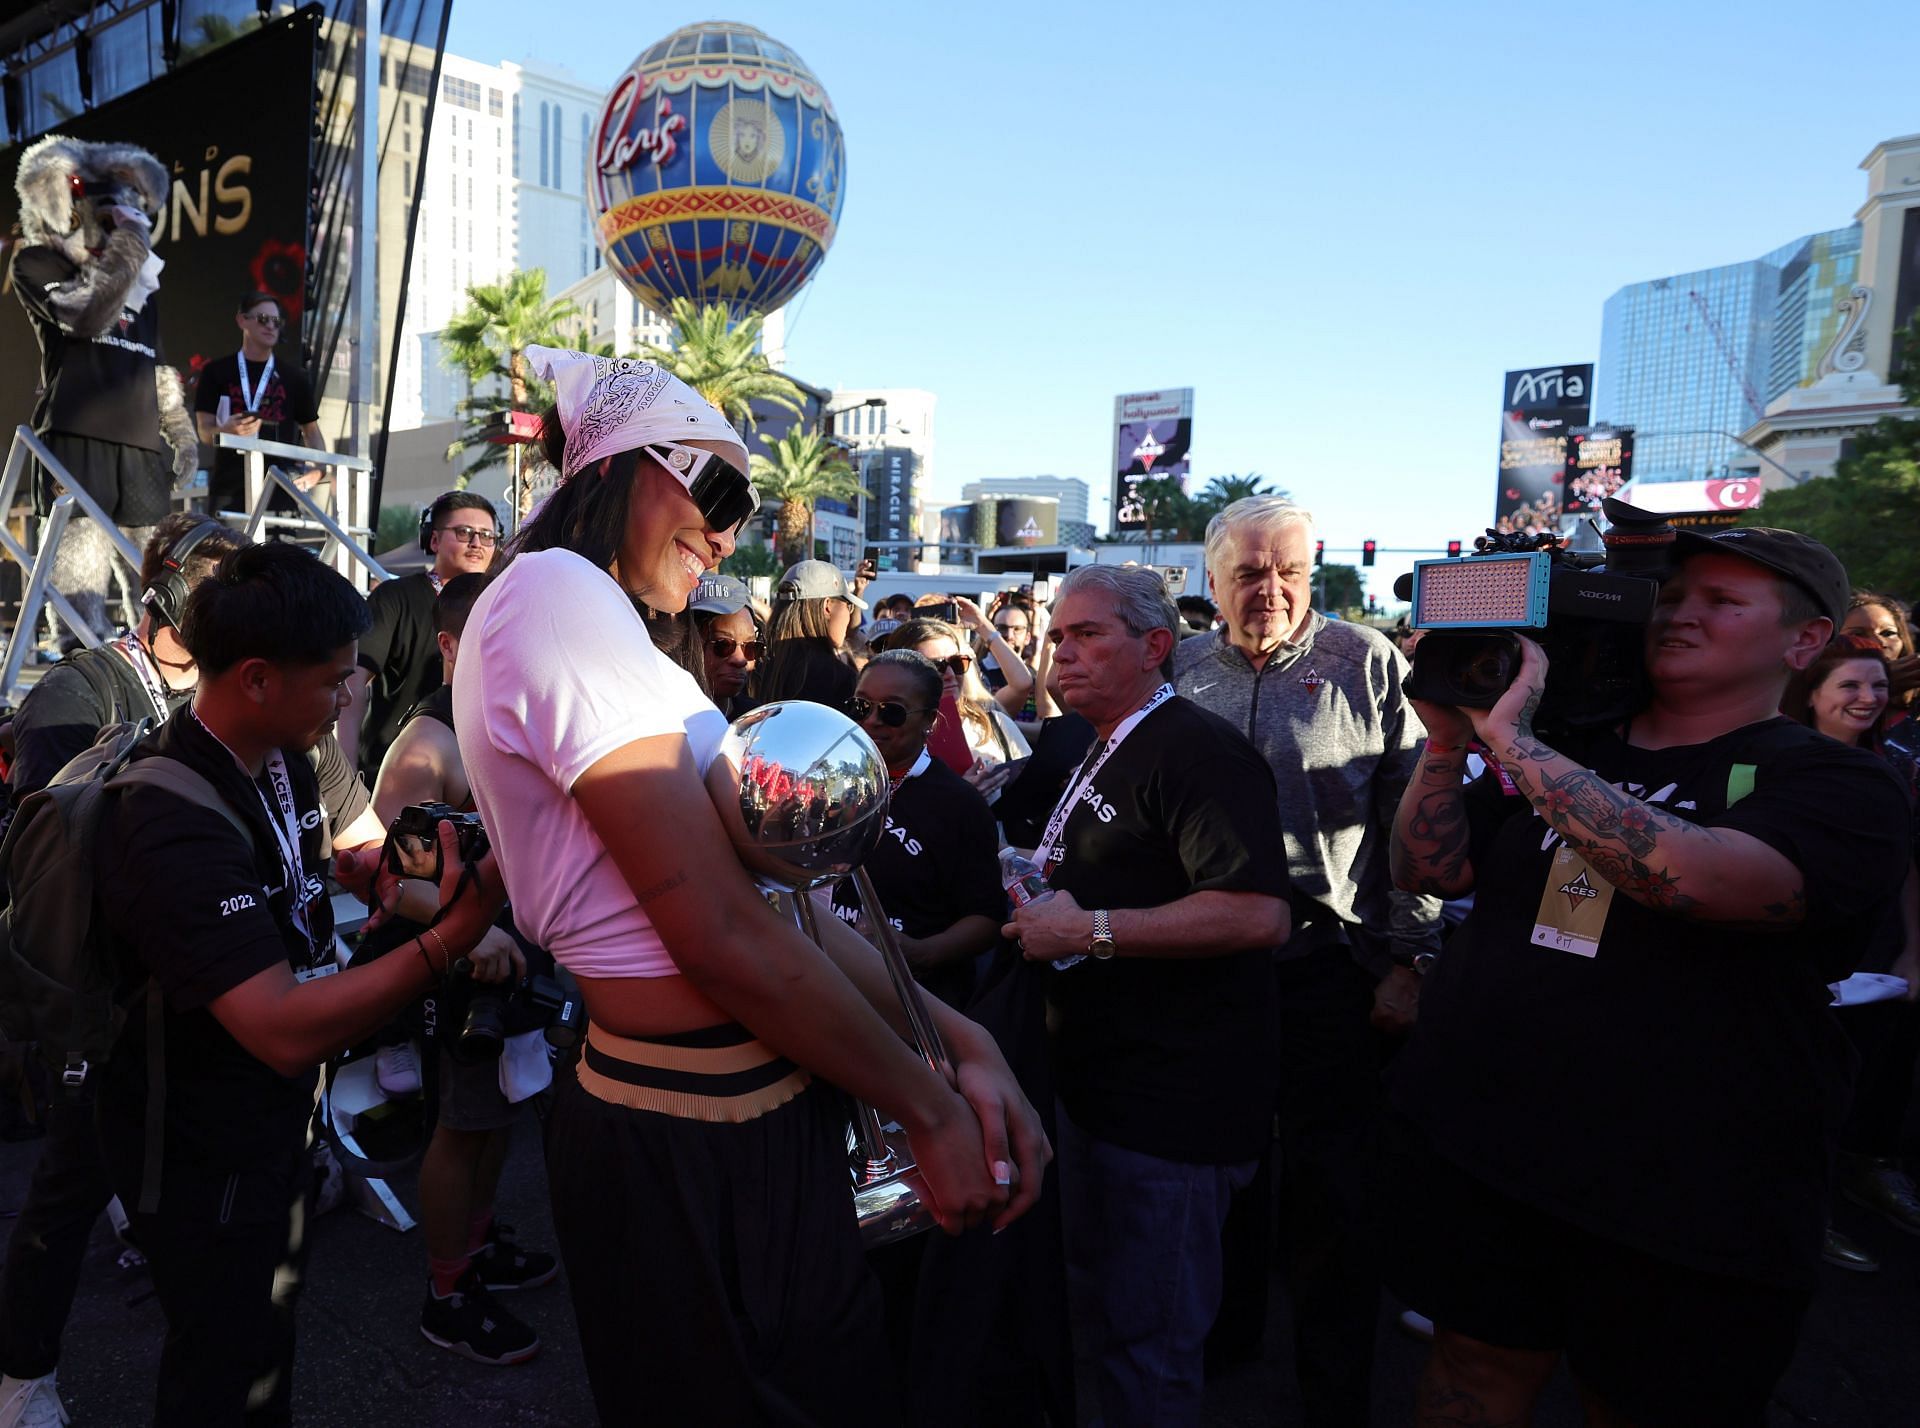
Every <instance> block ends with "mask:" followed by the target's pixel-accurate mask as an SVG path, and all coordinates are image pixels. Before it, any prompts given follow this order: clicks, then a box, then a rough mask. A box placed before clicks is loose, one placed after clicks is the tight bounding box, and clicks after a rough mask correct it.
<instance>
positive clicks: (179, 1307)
mask: <svg viewBox="0 0 1920 1428" xmlns="http://www.w3.org/2000/svg"><path fill="white" fill-rule="evenodd" d="M134 1148H135V1149H136V1150H137V1144H136V1145H135V1147H134ZM129 1168H131V1169H132V1170H133V1172H134V1175H135V1176H136V1177H137V1171H138V1167H137V1162H136V1161H133V1160H131V1159H129V1158H127V1157H123V1156H115V1157H114V1170H115V1178H116V1183H118V1184H120V1186H121V1201H122V1203H123V1204H133V1203H135V1202H136V1199H137V1197H136V1196H132V1195H130V1194H129V1193H128V1192H129V1191H130V1190H131V1189H132V1187H133V1186H134V1185H135V1184H137V1179H129V1178H128V1176H127V1174H126V1172H127V1171H128V1170H129ZM312 1185H313V1160H312V1158H311V1157H310V1156H309V1155H308V1154H307V1152H306V1150H305V1148H304V1147H303V1146H300V1145H297V1144H296V1145H294V1146H292V1147H291V1148H290V1149H289V1150H288V1152H287V1154H286V1155H285V1157H284V1158H283V1159H279V1160H276V1161H275V1162H274V1163H273V1164H271V1165H268V1166H266V1167H263V1168H259V1169H254V1170H246V1171H241V1172H238V1173H235V1174H229V1175H218V1174H209V1173H207V1172H205V1171H203V1170H199V1169H198V1168H196V1167H193V1166H186V1165H175V1164H171V1163H170V1164H168V1165H167V1166H166V1167H165V1168H164V1170H163V1171H162V1173H161V1184H160V1209H159V1212H158V1213H157V1214H153V1215H141V1214H137V1213H136V1214H135V1215H134V1216H133V1223H132V1228H131V1234H132V1237H133V1240H134V1243H136V1244H137V1245H139V1246H140V1249H141V1251H142V1252H143V1253H144V1254H145V1255H146V1256H147V1263H148V1266H149V1267H150V1268H151V1270H152V1272H153V1287H154V1292H155V1294H156V1295H157V1297H158V1298H159V1300H160V1307H161V1309H163V1310H164V1311H165V1312H166V1316H167V1340H166V1345H165V1347H164V1348H163V1349H162V1350H161V1354H160V1383H159V1388H158V1392H157V1394H156V1396H155V1403H154V1420H153V1421H154V1423H155V1424H156V1425H157V1428H189V1425H191V1428H243V1425H244V1428H266V1425H282V1424H289V1423H291V1422H292V1421H293V1345H294V1303H295V1299H296V1297H297V1296H298V1294H299V1290H300V1281H301V1278H302V1277H303V1274H304V1271H305V1266H306V1238H307V1236H306V1230H307V1224H306V1220H307V1210H308V1202H309V1192H310V1191H311V1189H312Z"/></svg>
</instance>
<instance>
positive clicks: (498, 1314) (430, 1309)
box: [420, 1268, 540, 1366]
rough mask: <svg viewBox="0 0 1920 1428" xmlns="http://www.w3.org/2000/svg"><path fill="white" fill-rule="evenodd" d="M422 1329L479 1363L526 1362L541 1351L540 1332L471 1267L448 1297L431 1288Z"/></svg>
mask: <svg viewBox="0 0 1920 1428" xmlns="http://www.w3.org/2000/svg"><path fill="white" fill-rule="evenodd" d="M420 1333H421V1335H422V1336H423V1337H424V1338H425V1339H426V1340H427V1342H428V1343H430V1344H438V1345H439V1346H440V1347H441V1348H443V1349H452V1350H453V1351H454V1352H455V1353H456V1354H459V1355H460V1356H461V1357H463V1358H469V1359H472V1360H473V1361H474V1362H475V1363H477V1364H499V1365H503V1366H504V1365H506V1364H523V1363H525V1362H526V1361H527V1360H528V1359H530V1358H532V1357H533V1356H534V1355H535V1354H537V1353H539V1352H540V1336H539V1335H538V1334H536V1333H534V1332H533V1330H532V1329H531V1328H529V1327H528V1326H527V1325H525V1324H523V1323H521V1322H520V1321H519V1320H518V1319H516V1318H514V1317H513V1315H511V1314H509V1313H508V1312H507V1311H506V1310H504V1309H502V1308H501V1307H500V1306H499V1305H498V1304H496V1303H495V1302H494V1298H493V1296H492V1295H491V1294H489V1293H488V1292H487V1288H486V1286H485V1285H484V1284H482V1283H480V1279H479V1276H478V1275H476V1274H475V1273H474V1271H473V1270H472V1269H471V1268H470V1269H468V1270H467V1272H466V1273H465V1274H464V1275H462V1276H461V1277H460V1287H459V1288H458V1289H456V1290H454V1291H453V1293H451V1294H449V1295H448V1296H447V1297H446V1298H445V1299H442V1298H440V1297H439V1296H438V1295H436V1294H435V1293H434V1292H433V1290H432V1288H431V1287H429V1288H428V1290H427V1302H426V1303H425V1304H423V1305H421V1306H420Z"/></svg>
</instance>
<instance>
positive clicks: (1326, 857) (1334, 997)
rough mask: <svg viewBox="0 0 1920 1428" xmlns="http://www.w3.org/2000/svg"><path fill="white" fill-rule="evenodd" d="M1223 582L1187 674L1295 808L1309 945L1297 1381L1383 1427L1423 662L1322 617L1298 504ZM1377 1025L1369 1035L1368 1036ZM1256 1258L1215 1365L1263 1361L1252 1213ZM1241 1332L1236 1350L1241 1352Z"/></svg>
mask: <svg viewBox="0 0 1920 1428" xmlns="http://www.w3.org/2000/svg"><path fill="white" fill-rule="evenodd" d="M1207 581H1208V584H1209V586H1210V587H1211V589H1212V591H1213V598H1214V600H1215V602H1216V603H1217V604H1218V605H1219V607H1220V611H1221V614H1222V615H1223V616H1224V617H1225V620H1226V627H1225V628H1224V629H1222V630H1219V631H1217V632H1215V633H1214V634H1212V635H1209V636H1206V637H1203V638H1196V639H1191V640H1187V641H1184V642H1183V643H1182V644H1181V645H1180V647H1179V649H1178V650H1177V651H1176V653H1175V656H1174V684H1175V687H1176V688H1177V689H1178V690H1179V691H1180V693H1181V694H1182V695H1184V696H1185V697H1187V698H1188V699H1190V700H1192V701H1193V702H1194V703H1195V704H1198V705H1199V706H1200V707H1202V708H1204V709H1208V710H1210V711H1212V712H1213V713H1215V714H1217V715H1219V716H1220V717H1221V718H1222V719H1224V720H1226V721H1227V722H1229V723H1230V724H1232V725H1233V727H1234V728H1235V729H1237V730H1239V731H1240V732H1241V733H1243V734H1244V735H1245V736H1246V737H1247V739H1249V740H1250V741H1251V742H1252V743H1253V745H1254V747H1255V748H1256V749H1257V750H1258V751H1259V752H1260V754H1261V756H1262V757H1263V758H1264V759H1265V761H1266V763H1267V765H1268V767H1269V768H1271V769H1272V771H1273V774H1274V779H1275V783H1276V786H1277V789H1278V796H1279V800H1280V802H1279V809H1280V821H1281V824H1282V826H1283V828H1284V829H1285V834H1286V846H1287V866H1288V874H1289V876H1290V878H1291V880H1292V883H1293V887H1294V890H1295V892H1296V894H1298V895H1299V898H1298V902H1297V904H1296V910H1297V912H1298V915H1299V916H1298V920H1299V923H1300V924H1301V925H1299V926H1297V927H1296V928H1295V930H1294V936H1293V940H1292V941H1291V942H1289V943H1288V944H1287V946H1286V947H1285V948H1283V949H1282V950H1281V952H1280V953H1279V956H1278V959H1277V962H1276V965H1275V969H1274V971H1275V975H1276V977H1277V980H1278V984H1279V1007H1280V1043H1279V1044H1280V1056H1279V1087H1280V1090H1279V1100H1278V1103H1277V1110H1278V1114H1279V1123H1280V1150H1281V1163H1280V1179H1281V1202H1282V1205H1283V1207H1284V1213H1283V1223H1284V1225H1285V1237H1286V1241H1287V1252H1288V1253H1287V1259H1288V1268H1289V1276H1288V1279H1289V1287H1290V1290H1291V1294H1292V1298H1293V1322H1294V1349H1295V1364H1296V1369H1297V1373H1298V1376H1299V1380H1300V1389H1301V1397H1302V1399H1303V1401H1304V1403H1305V1407H1306V1421H1307V1423H1309V1424H1310V1425H1312V1428H1350V1425H1356V1424H1358V1425H1365V1423H1366V1422H1367V1420H1368V1383H1369V1379H1370V1377H1371V1370H1372V1361H1373V1338H1374V1327H1375V1320H1376V1318H1377V1315H1378V1310H1379V1279H1378V1275H1377V1272H1376V1270H1375V1268H1374V1264H1373V1261H1374V1255H1373V1252H1372V1248H1371V1244H1370V1238H1369V1236H1368V1234H1367V1230H1366V1226H1365V1225H1364V1223H1363V1222H1362V1218H1361V1213H1360V1211H1361V1206H1362V1205H1363V1204H1364V1203H1365V1195H1366V1186H1367V1181H1366V1167H1365V1163H1364V1156H1365V1149H1366V1144H1367V1138H1368V1136H1369V1134H1370V1132H1371V1128H1372V1126H1373V1123H1374V1120H1375V1118H1376V1116H1377V1115H1378V1113H1379V1109H1380V1104H1381V1089H1380V1075H1379V1073H1380V1058H1381V1054H1382V1047H1381V1044H1380V1041H1379V1039H1378V1036H1377V1035H1376V1030H1375V1029H1376V1028H1377V1029H1378V1030H1381V1031H1388V1032H1395V1033H1399V1032H1404V1031H1405V1030H1406V1029H1407V1028H1408V1027H1409V1026H1410V1025H1411V1024H1412V1021H1413V1017H1414V1014H1415V1009H1416V1007H1417V1005H1418V1000H1419V989H1420V976H1419V972H1418V971H1417V970H1416V969H1417V967H1418V966H1419V965H1420V959H1421V958H1423V957H1424V956H1425V955H1426V954H1428V953H1430V952H1432V951H1434V950H1435V949H1437V947H1438V945H1439V918H1440V904H1439V901H1438V900H1437V899H1433V898H1419V897H1415V896H1413V895H1411V894H1406V893H1400V892H1396V891H1395V890H1394V888H1393V879H1392V875H1391V872H1390V870H1389V868H1388V866H1387V850H1388V845H1389V840H1390V836H1391V834H1392V831H1393V818H1394V811H1395V809H1396V808H1397V806H1398V804H1399V801H1400V795H1401V792H1402V791H1403V790H1404V789H1405V788H1406V786H1407V783H1408V781H1409V780H1410V779H1411V778H1412V776H1413V772H1414V768H1415V759H1416V754H1417V750H1418V746H1419V741H1420V739H1421V738H1422V737H1423V736H1424V735H1425V733H1426V730H1425V729H1424V728H1423V727H1422V726H1421V723H1420V720H1419V719H1418V717H1416V716H1415V715H1414V713H1413V712H1412V710H1411V708H1410V707H1409V705H1408V703H1407V698H1406V694H1405V692H1404V691H1403V689H1402V687H1401V682H1402V679H1403V678H1404V676H1405V674H1406V661H1405V659H1404V658H1403V657H1402V656H1401V655H1400V653H1399V652H1398V651H1397V650H1395V649H1394V647H1393V645H1392V643H1391V642H1390V641H1389V640H1388V639H1387V638H1386V637H1385V636H1384V635H1382V634H1380V633H1379V632H1378V631H1375V630H1372V629H1369V628H1367V627H1366V626H1363V625H1355V624H1347V623H1343V622H1341V621H1336V620H1328V619H1327V618H1326V617H1325V616H1324V615H1321V614H1319V613H1317V612H1316V611H1315V610H1314V609H1313V604H1312V582H1313V517H1312V515H1311V514H1309V513H1308V512H1307V511H1305V510H1303V509H1302V508H1301V507H1299V506H1297V505H1295V504H1294V503H1293V502H1291V501H1289V500H1287V499H1286V498H1284V497H1280V496H1252V497H1248V498H1247V499H1245V500H1241V501H1235V502H1234V503H1233V504H1232V505H1230V506H1228V507H1227V508H1226V509H1225V510H1224V511H1222V512H1221V513H1220V514H1219V515H1217V516H1215V517H1214V518H1213V520H1212V522H1210V523H1209V525H1208V526H1207ZM1370 1023H1371V1025H1370ZM1243 1214H1244V1216H1245V1220H1246V1224H1245V1227H1244V1228H1245V1231H1246V1233H1247V1234H1248V1237H1249V1240H1250V1241H1251V1247H1252V1250H1253V1252H1251V1253H1241V1254H1236V1255H1234V1256H1232V1257H1233V1258H1235V1259H1237V1260H1238V1261H1240V1262H1242V1264H1243V1265H1244V1267H1246V1268H1247V1269H1249V1270H1250V1271H1251V1273H1250V1274H1249V1275H1248V1276H1247V1277H1246V1282H1245V1283H1244V1284H1243V1283H1240V1282H1238V1281H1234V1282H1231V1283H1230V1286H1229V1294H1228V1308H1227V1309H1226V1310H1224V1311H1223V1313H1222V1316H1221V1318H1222V1324H1221V1327H1220V1329H1219V1330H1218V1331H1217V1332H1216V1340H1217V1342H1216V1345H1215V1347H1216V1350H1220V1351H1226V1352H1229V1353H1230V1352H1232V1351H1233V1350H1234V1349H1236V1348H1238V1347H1240V1346H1241V1343H1242V1342H1244V1341H1245V1340H1247V1339H1251V1341H1252V1342H1254V1343H1257V1342H1258V1341H1259V1334H1260V1330H1261V1325H1262V1321H1263V1320H1264V1298H1265V1293H1266V1278H1265V1261H1266V1256H1265V1254H1264V1253H1263V1252H1262V1251H1264V1249H1265V1247H1266V1242H1267V1225H1268V1223H1269V1216H1270V1211H1269V1208H1268V1204H1267V1202H1266V1199H1265V1197H1264V1196H1261V1197H1259V1198H1258V1199H1257V1201H1256V1202H1255V1203H1251V1204H1248V1205H1246V1206H1245V1207H1244V1211H1242V1210H1237V1211H1236V1215H1235V1224H1234V1228H1233V1231H1232V1232H1231V1233H1232V1234H1233V1235H1235V1236H1237V1235H1238V1233H1240V1232H1241V1231H1242V1228H1243V1227H1242V1224H1241V1220H1242V1216H1243ZM1236 1328H1237V1330H1238V1332H1236Z"/></svg>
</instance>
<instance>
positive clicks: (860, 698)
mask: <svg viewBox="0 0 1920 1428" xmlns="http://www.w3.org/2000/svg"><path fill="white" fill-rule="evenodd" d="M932 712H933V711H932V710H931V709H909V708H908V707H907V706H906V705H904V704H902V703H901V702H900V701H899V700H898V699H883V700H881V701H880V702H879V703H878V704H876V703H874V702H873V701H872V700H871V699H869V698H867V696H866V695H864V694H856V695H854V696H853V698H851V699H849V700H848V701H847V717H848V718H850V719H852V720H853V722H854V723H856V724H864V723H866V722H867V720H868V719H870V718H872V717H873V716H874V715H875V714H878V715H879V716H880V722H881V723H882V724H885V725H886V726H887V727H888V728H889V729H898V728H899V727H900V726H901V725H902V724H905V723H906V722H907V718H908V716H909V715H913V714H931V713H932Z"/></svg>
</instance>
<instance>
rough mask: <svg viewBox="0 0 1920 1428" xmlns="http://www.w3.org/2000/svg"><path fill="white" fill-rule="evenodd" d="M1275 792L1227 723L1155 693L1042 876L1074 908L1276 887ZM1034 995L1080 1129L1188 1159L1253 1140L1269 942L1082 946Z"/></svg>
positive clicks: (1269, 1017)
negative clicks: (1219, 952)
mask: <svg viewBox="0 0 1920 1428" xmlns="http://www.w3.org/2000/svg"><path fill="white" fill-rule="evenodd" d="M1096 757H1097V756H1096ZM1076 777H1077V776H1076ZM1278 807H1279V796H1278V795H1277V794H1276V792H1275V791H1274V783H1273V771H1272V770H1271V769H1269V768H1268V767H1267V764H1266V761H1265V760H1264V759H1262V758H1261V757H1260V756H1259V754H1257V753H1256V752H1254V748H1253V745H1251V744H1249V743H1248V742H1247V740H1246V737H1245V736H1244V735H1243V734H1241V733H1240V731H1239V730H1238V729H1235V728H1234V727H1233V726H1232V725H1231V724H1229V723H1227V722H1226V720H1224V719H1221V718H1220V717H1219V716H1217V715H1214V714H1210V713H1208V712H1207V711H1206V710H1204V709H1202V708H1200V707H1199V706H1198V705H1196V704H1194V703H1192V702H1191V701H1189V700H1186V699H1181V698H1178V697H1176V698H1173V699H1169V700H1168V701H1167V702H1166V703H1165V704H1163V705H1161V706H1160V707H1159V708H1158V709H1155V710H1154V711H1153V712H1152V713H1151V714H1149V715H1147V717H1146V718H1144V719H1142V720H1141V721H1140V723H1139V724H1138V725H1136V726H1135V728H1134V730H1133V732H1132V733H1131V734H1130V735H1128V736H1127V738H1126V740H1125V741H1124V742H1123V743H1122V744H1121V745H1120V747H1119V748H1118V749H1116V750H1114V752H1113V756H1112V757H1111V758H1109V759H1108V760H1107V762H1106V764H1105V765H1104V766H1103V767H1102V768H1101V770H1100V772H1099V774H1098V776H1097V777H1095V779H1094V780H1093V785H1092V787H1091V789H1090V790H1088V791H1087V793H1085V794H1083V795H1082V797H1081V800H1080V803H1079V806H1078V807H1077V808H1076V809H1075V810H1074V811H1073V812H1072V813H1071V814H1070V815H1069V816H1068V818H1067V822H1066V827H1065V830H1064V832H1063V834H1062V839H1061V844H1062V846H1061V847H1060V848H1059V849H1056V861H1055V862H1054V863H1053V865H1052V867H1051V868H1049V869H1048V870H1047V881H1048V882H1049V883H1050V884H1051V885H1052V886H1054V887H1056V888H1063V889H1065V890H1066V891H1068V892H1070V893H1072V894H1073V896H1074V899H1075V901H1077V902H1078V903H1079V904H1080V906H1082V907H1084V908H1089V909H1097V908H1107V909H1113V908H1131V907H1161V906H1164V905H1165V904H1167V903H1170V902H1176V901H1178V900H1179V899H1181V898H1183V897H1186V896H1187V895H1188V894H1190V893H1196V892H1255V893H1266V894H1268V895H1270V896H1273V897H1285V896H1287V855H1286V847H1285V845H1284V844H1283V843H1282V841H1281V836H1280V817H1279V812H1278ZM1048 996H1049V1000H1050V1001H1051V1002H1052V1003H1053V1006H1054V1008H1055V1010H1056V1012H1057V1013H1058V1032H1057V1035H1056V1037H1055V1042H1054V1046H1055V1061H1056V1065H1057V1069H1058V1074H1059V1085H1060V1098H1061V1099H1062V1100H1063V1101H1064V1102H1065V1103H1066V1107H1067V1111H1068V1114H1070V1115H1071V1116H1072V1117H1073V1119H1074V1120H1075V1122H1076V1123H1078V1124H1079V1126H1080V1127H1081V1128H1082V1129H1083V1130H1085V1131H1086V1132H1087V1133H1088V1134H1090V1135H1094V1136H1097V1137H1099V1138H1100V1139H1102V1140H1106V1141H1111V1142H1113V1143H1114V1144H1116V1145H1120V1146H1124V1147H1126V1148H1127V1149H1129V1150H1137V1151H1141V1152H1143V1153H1145V1154H1147V1155H1156V1156H1159V1157H1161V1158H1162V1159H1164V1160H1178V1161H1185V1162H1188V1163H1193V1164H1226V1163H1229V1162H1233V1161H1240V1160H1252V1159H1254V1158H1255V1157H1257V1156H1258V1155H1259V1154H1260V1151H1261V1148H1262V1147H1263V1145H1264V1144H1265V1142H1266V1139H1267V1134H1268V1126H1269V1122H1270V1120H1271V1117H1272V1114H1273V1065H1274V1057H1273V1035H1274V1026H1273V973H1272V969H1271V953H1270V951H1269V950H1267V949H1255V950H1252V951H1246V952H1233V953H1228V954H1227V955H1225V956H1220V957H1126V956H1117V957H1114V958H1112V959H1111V960H1109V961H1105V962H1099V961H1095V960H1093V959H1092V958H1088V959H1087V960H1086V961H1083V962H1080V963H1078V964H1076V965H1075V966H1072V967H1069V968H1068V969H1067V970H1066V971H1064V972H1061V973H1059V974H1058V975H1056V976H1055V977H1054V978H1053V983H1052V987H1051V989H1050V991H1049V993H1048Z"/></svg>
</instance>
